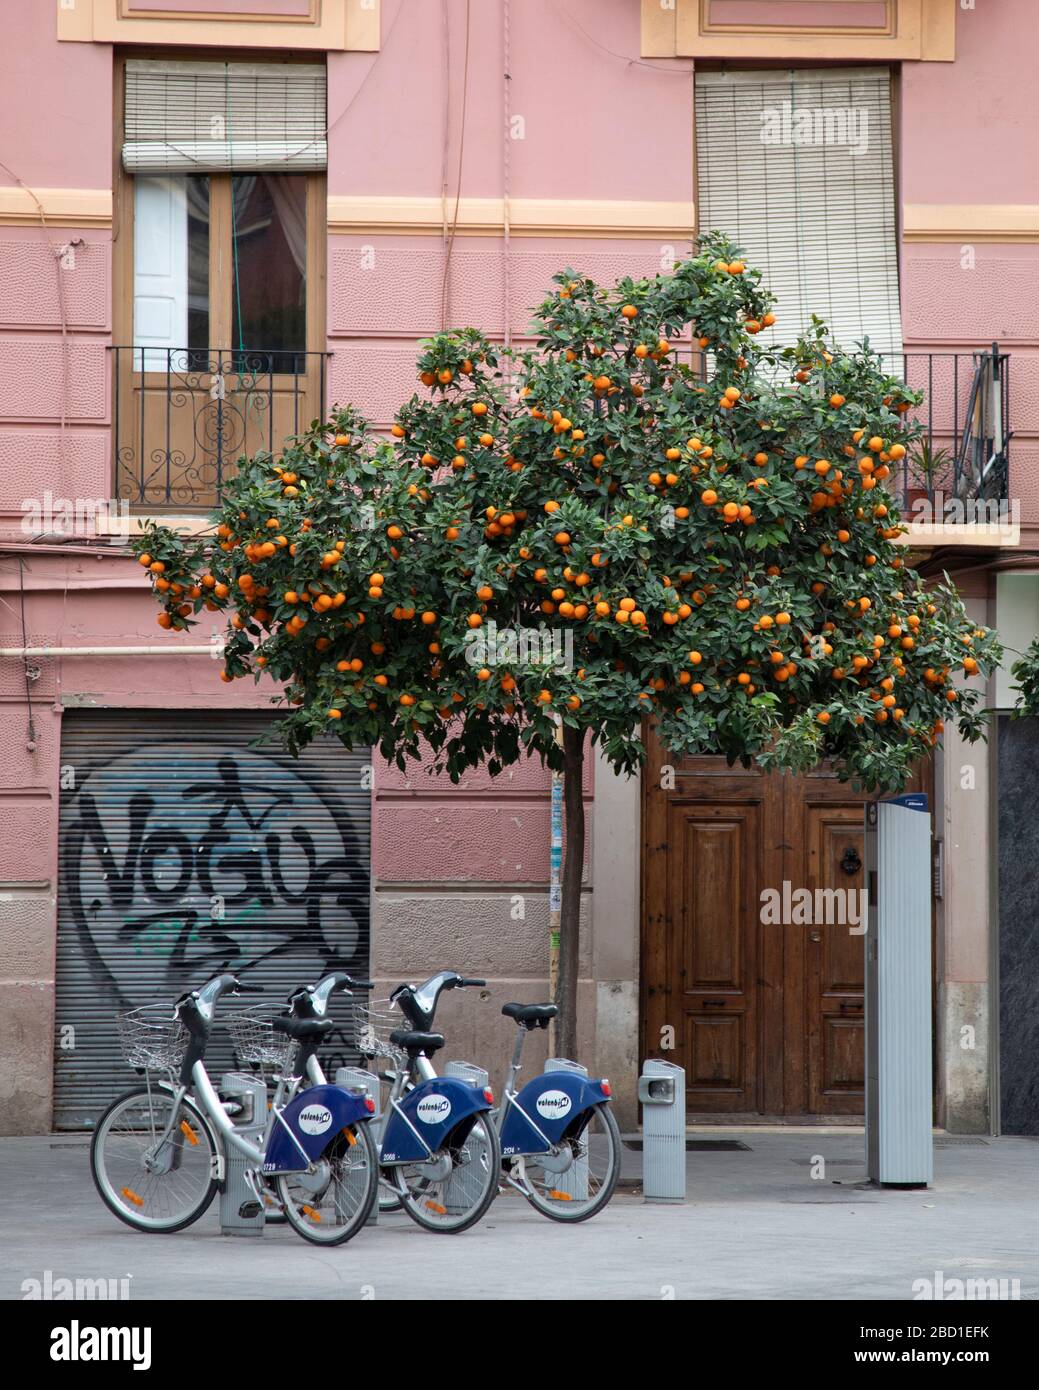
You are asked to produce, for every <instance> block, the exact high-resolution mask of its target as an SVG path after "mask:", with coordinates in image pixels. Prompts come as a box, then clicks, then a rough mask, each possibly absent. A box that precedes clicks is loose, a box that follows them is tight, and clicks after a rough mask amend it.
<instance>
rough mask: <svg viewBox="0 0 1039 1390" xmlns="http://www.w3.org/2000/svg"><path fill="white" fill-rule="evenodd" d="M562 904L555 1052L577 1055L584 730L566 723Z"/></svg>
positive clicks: (564, 730) (582, 849) (569, 1055)
mask: <svg viewBox="0 0 1039 1390" xmlns="http://www.w3.org/2000/svg"><path fill="white" fill-rule="evenodd" d="M563 760H564V765H563V815H564V827H565V833H566V846H565V849H564V853H563V884H562V903H561V912H560V921H559V968H558V972H557V975H556V997H555V1001H554V1002H555V1005H556V1007H557V1008H558V1010H559V1017H558V1018H557V1019H556V1052H557V1053H558V1054H559V1056H560V1057H571V1058H576V1056H577V972H578V963H579V954H580V936H581V877H582V874H583V871H584V731H583V730H582V729H572V728H570V726H569V725H567V724H564V726H563Z"/></svg>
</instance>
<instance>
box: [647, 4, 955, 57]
mask: <svg viewBox="0 0 1039 1390" xmlns="http://www.w3.org/2000/svg"><path fill="white" fill-rule="evenodd" d="M860 2H861V3H863V4H865V3H867V0H860ZM673 3H674V8H673V9H668V8H665V6H664V4H663V3H662V0H642V9H641V50H642V56H643V57H644V58H731V59H736V60H739V59H741V58H748V59H749V58H754V59H757V58H780V59H791V60H794V61H797V62H800V63H804V62H811V61H815V60H824V59H844V60H848V59H851V60H855V61H880V62H884V61H899V60H903V59H905V60H908V61H912V60H917V61H921V62H946V63H951V62H952V61H953V60H954V59H955V57H956V5H957V0H884V3H885V7H886V8H885V21H884V23H883V25H871V26H866V25H836V24H827V23H826V22H825V20H824V18H823V16H822V15H821V16H820V22H819V23H818V24H796V25H794V24H791V25H778V24H764V23H762V24H753V25H751V24H722V23H716V22H713V21H712V19H711V0H673ZM819 3H820V4H821V3H823V0H819Z"/></svg>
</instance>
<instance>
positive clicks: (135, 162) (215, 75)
mask: <svg viewBox="0 0 1039 1390" xmlns="http://www.w3.org/2000/svg"><path fill="white" fill-rule="evenodd" d="M325 128H326V115H325V69H324V67H323V66H322V65H319V64H314V63H205V62H175V61H170V62H165V61H153V60H148V59H136V58H134V59H131V60H130V61H128V62H127V64H126V125H125V136H124V141H125V143H124V144H123V167H124V168H125V169H126V170H127V171H128V172H130V173H146V174H162V173H171V172H175V173H196V174H204V173H218V172H223V171H228V170H234V171H236V172H242V173H246V172H256V171H260V170H263V171H265V172H268V173H271V172H282V173H299V172H301V171H306V170H318V169H324V168H325V167H326V164H327V158H328V155H327V143H326V138H325Z"/></svg>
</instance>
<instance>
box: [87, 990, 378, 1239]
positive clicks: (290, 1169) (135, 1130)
mask: <svg viewBox="0 0 1039 1390" xmlns="http://www.w3.org/2000/svg"><path fill="white" fill-rule="evenodd" d="M255 992H257V991H253V990H250V989H248V987H246V986H243V985H242V984H241V982H240V981H239V980H238V979H237V978H236V977H235V976H234V975H231V974H223V975H219V976H216V977H215V978H214V979H211V980H209V981H207V983H206V984H205V985H203V986H202V987H201V988H200V989H196V990H191V991H190V992H189V993H187V994H184V995H182V996H181V997H180V998H179V999H178V1000H177V1001H176V1003H175V1004H174V1005H173V1006H172V1007H171V1006H169V1005H162V1006H158V1005H156V1006H147V1007H146V1008H144V1009H136V1010H132V1011H131V1012H130V1013H128V1014H123V1015H122V1016H121V1017H120V1019H119V1028H120V1035H121V1038H122V1042H123V1050H124V1056H125V1057H126V1060H127V1061H128V1062H129V1063H130V1064H131V1066H134V1067H136V1068H137V1069H138V1070H142V1071H144V1073H145V1084H144V1085H142V1086H138V1087H135V1088H134V1089H132V1090H130V1091H127V1092H126V1093H125V1094H124V1095H122V1096H120V1097H119V1098H118V1099H117V1100H116V1101H114V1102H113V1104H112V1105H110V1106H109V1108H108V1109H107V1110H106V1111H105V1113H104V1115H103V1116H102V1117H101V1119H100V1120H99V1121H98V1125H97V1128H96V1129H95V1131H94V1135H93V1139H92V1141H91V1145H90V1168H91V1173H92V1174H93V1178H94V1184H95V1186H96V1187H97V1190H98V1193H99V1194H100V1196H101V1199H102V1201H104V1203H105V1204H106V1206H108V1207H109V1209H110V1210H111V1211H112V1212H114V1213H115V1215H116V1216H117V1217H119V1219H120V1220H121V1221H125V1222H126V1223H127V1225H130V1226H134V1227H135V1228H136V1229H137V1230H140V1231H151V1232H170V1231H180V1230H183V1229H184V1227H185V1226H190V1225H191V1224H192V1222H194V1221H197V1220H198V1218H199V1217H200V1216H201V1215H202V1213H203V1212H204V1211H205V1210H206V1209H207V1208H208V1206H209V1204H210V1203H211V1202H212V1200H213V1198H214V1196H215V1195H216V1193H217V1191H218V1190H219V1188H220V1186H221V1184H222V1183H223V1182H224V1180H225V1176H226V1164H227V1158H226V1146H227V1145H230V1146H232V1147H233V1148H235V1149H237V1150H238V1151H239V1152H240V1153H242V1154H244V1155H245V1156H246V1158H247V1159H249V1160H250V1166H249V1168H248V1169H247V1171H246V1181H247V1182H248V1185H249V1187H250V1189H251V1190H252V1193H253V1202H254V1203H255V1207H254V1210H255V1211H258V1210H259V1209H260V1205H261V1204H264V1205H269V1204H271V1203H273V1204H274V1205H275V1206H276V1208H277V1209H279V1210H280V1211H282V1212H283V1213H284V1215H285V1218H286V1220H287V1221H288V1222H289V1224H290V1225H291V1226H292V1227H293V1228H294V1230H296V1231H298V1232H299V1234H300V1235H301V1236H303V1237H304V1239H306V1240H309V1241H313V1242H314V1243H315V1244H318V1245H339V1244H341V1243H342V1242H343V1241H347V1240H349V1239H350V1238H351V1237H352V1236H354V1235H356V1234H357V1232H358V1231H359V1230H360V1229H361V1228H362V1227H363V1226H364V1224H365V1222H366V1221H367V1219H368V1217H369V1215H370V1214H371V1210H372V1206H373V1204H374V1202H375V1199H376V1194H377V1190H378V1155H377V1152H376V1148H375V1144H374V1142H373V1140H372V1137H371V1135H370V1134H369V1132H368V1122H369V1121H370V1119H371V1117H372V1114H373V1112H374V1110H375V1105H374V1102H373V1101H372V1100H371V1099H370V1098H369V1097H368V1096H367V1095H366V1094H364V1093H363V1092H355V1091H350V1090H347V1089H346V1088H344V1087H341V1086H329V1085H327V1084H323V1085H320V1086H311V1087H308V1088H306V1089H303V1090H301V1089H300V1080H301V1077H302V1075H303V1074H304V1071H305V1068H306V1059H307V1057H308V1056H309V1055H312V1053H313V1050H314V1048H315V1047H316V1046H317V1045H318V1043H319V1042H320V1040H321V1038H322V1037H323V1036H324V1035H325V1034H326V1033H327V1032H330V1031H331V1029H332V1026H333V1025H332V1022H331V1020H325V1021H322V1020H321V1019H316V1018H315V1019H309V1020H307V1019H298V1018H293V1017H291V1016H285V1017H273V1018H271V1019H270V1020H269V1027H270V1030H271V1032H272V1033H273V1032H278V1033H281V1034H284V1035H285V1037H286V1038H287V1039H290V1040H291V1041H292V1042H293V1043H294V1044H295V1048H294V1049H293V1048H290V1049H289V1050H290V1051H295V1052H296V1061H295V1063H294V1064H293V1065H291V1066H288V1065H287V1066H285V1067H284V1068H282V1070H281V1074H280V1075H279V1076H278V1077H277V1078H276V1085H275V1090H274V1097H273V1100H272V1101H271V1104H270V1110H269V1112H268V1115H267V1118H266V1128H265V1132H264V1136H263V1140H262V1143H259V1144H257V1143H253V1142H252V1141H251V1140H250V1139H247V1138H246V1137H245V1136H244V1135H243V1134H242V1133H241V1132H240V1131H239V1129H238V1128H237V1127H236V1126H235V1124H234V1122H233V1121H232V1119H231V1118H230V1116H229V1114H228V1111H227V1107H226V1106H225V1103H224V1102H223V1101H222V1100H221V1098H220V1096H219V1094H218V1093H217V1090H216V1088H215V1087H214V1085H213V1082H212V1081H211V1079H210V1077H209V1074H208V1072H207V1071H206V1067H205V1061H204V1058H205V1052H206V1044H207V1043H208V1040H209V1036H210V1032H211V1029H212V1025H213V1015H214V1010H215V1007H216V1003H217V1000H218V999H219V998H220V997H221V995H223V994H229V995H234V994H239V993H255ZM154 1071H157V1072H158V1073H159V1076H157V1077H153V1075H152V1073H153V1072H154ZM261 1118H262V1117H261ZM247 1205H252V1203H247ZM244 1214H250V1215H251V1214H252V1212H249V1213H246V1212H244V1210H243V1215H244Z"/></svg>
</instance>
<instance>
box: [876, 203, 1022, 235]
mask: <svg viewBox="0 0 1039 1390" xmlns="http://www.w3.org/2000/svg"><path fill="white" fill-rule="evenodd" d="M902 238H903V240H904V241H956V242H968V241H1039V203H906V204H905V206H904V208H903V209H902Z"/></svg>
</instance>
